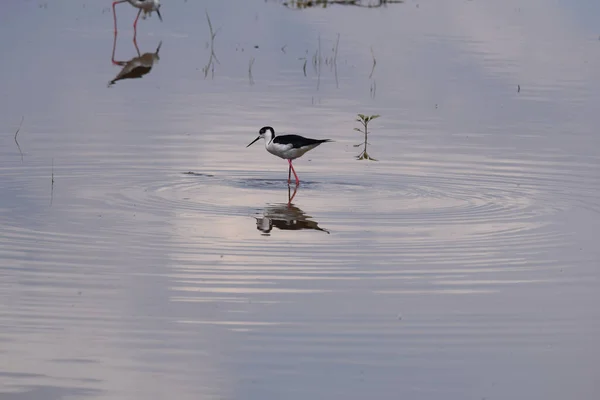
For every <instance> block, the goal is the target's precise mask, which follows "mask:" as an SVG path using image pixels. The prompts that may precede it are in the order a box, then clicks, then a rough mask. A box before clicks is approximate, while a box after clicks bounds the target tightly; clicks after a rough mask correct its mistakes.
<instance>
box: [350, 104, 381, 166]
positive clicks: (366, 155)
mask: <svg viewBox="0 0 600 400" xmlns="http://www.w3.org/2000/svg"><path fill="white" fill-rule="evenodd" d="M375 118H379V115H364V114H358V118H356V121H357V122H360V123H361V124H362V127H363V129H360V128H354V130H355V131H358V132H361V133H363V134H364V135H365V141H364V142H363V143H359V144H355V145H354V147H360V146H364V148H363V151H362V152H361V153H360V154H359V155H358V156H356V158H357V159H359V160H372V161H377V160H376V159H374V158H373V157H371V156H369V153H367V145H368V144H369V142H367V139H368V135H369V130H368V125H369V122H370V121H372V120H374V119H375Z"/></svg>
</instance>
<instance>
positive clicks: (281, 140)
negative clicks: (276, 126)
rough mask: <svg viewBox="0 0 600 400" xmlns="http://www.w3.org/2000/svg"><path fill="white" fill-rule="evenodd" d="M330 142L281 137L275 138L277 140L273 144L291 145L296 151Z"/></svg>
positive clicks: (294, 136)
mask: <svg viewBox="0 0 600 400" xmlns="http://www.w3.org/2000/svg"><path fill="white" fill-rule="evenodd" d="M329 141H330V140H329V139H310V138H305V137H303V136H300V135H281V136H275V139H273V143H277V144H283V145H286V144H288V145H289V144H291V145H292V148H294V149H299V148H300V147H304V146H311V145H314V144H321V143H325V142H329Z"/></svg>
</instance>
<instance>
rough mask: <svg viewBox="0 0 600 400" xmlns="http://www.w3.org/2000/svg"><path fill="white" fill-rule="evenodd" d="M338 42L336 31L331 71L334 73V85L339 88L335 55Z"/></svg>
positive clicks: (338, 36) (338, 37)
mask: <svg viewBox="0 0 600 400" xmlns="http://www.w3.org/2000/svg"><path fill="white" fill-rule="evenodd" d="M339 44H340V34H339V33H338V35H337V41H336V42H335V52H334V54H333V73H334V75H335V87H336V88H339V87H340V84H339V81H338V74H337V55H338V46H339Z"/></svg>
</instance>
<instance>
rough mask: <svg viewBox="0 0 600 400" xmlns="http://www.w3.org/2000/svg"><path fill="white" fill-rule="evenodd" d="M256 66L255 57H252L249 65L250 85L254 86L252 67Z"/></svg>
mask: <svg viewBox="0 0 600 400" xmlns="http://www.w3.org/2000/svg"><path fill="white" fill-rule="evenodd" d="M253 65H254V57H250V62H249V64H248V80H249V81H250V85H254V78H253V77H252V66H253Z"/></svg>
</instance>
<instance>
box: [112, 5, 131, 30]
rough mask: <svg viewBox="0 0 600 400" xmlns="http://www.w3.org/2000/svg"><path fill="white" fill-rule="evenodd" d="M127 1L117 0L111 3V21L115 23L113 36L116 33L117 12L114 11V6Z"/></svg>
mask: <svg viewBox="0 0 600 400" xmlns="http://www.w3.org/2000/svg"><path fill="white" fill-rule="evenodd" d="M125 1H127V0H118V1H115V2H113V4H112V7H113V20H114V21H115V34H116V33H117V12H116V10H115V6H116V5H117V4H119V3H124V2H125Z"/></svg>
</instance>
